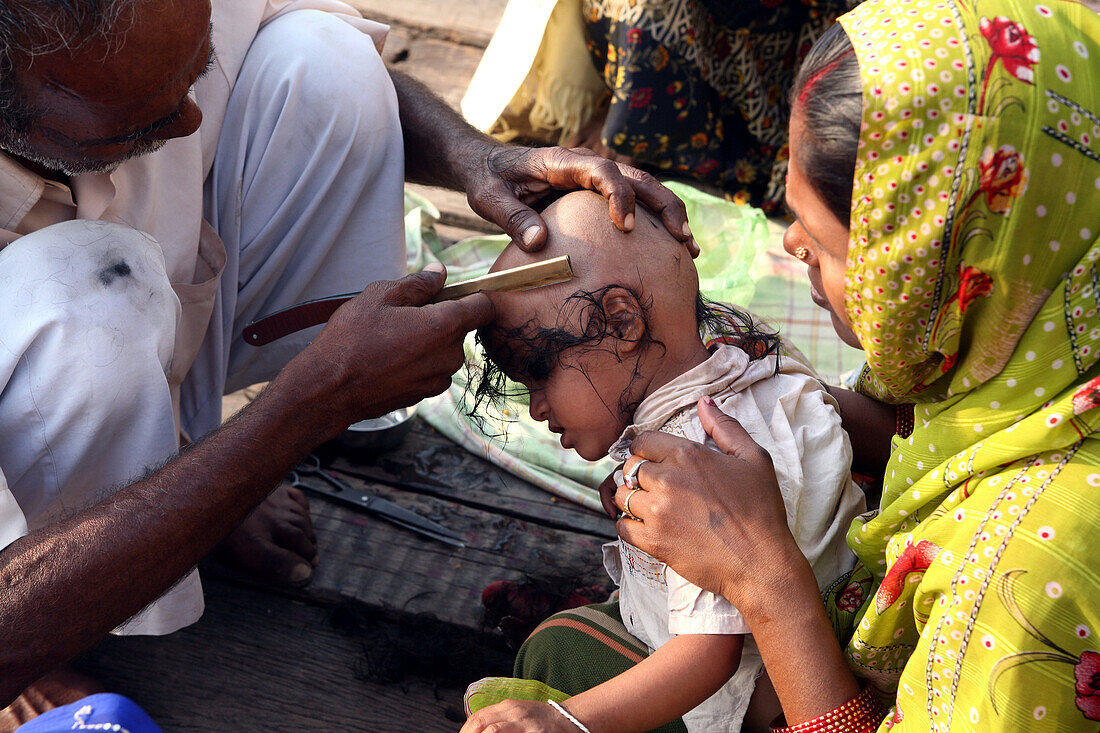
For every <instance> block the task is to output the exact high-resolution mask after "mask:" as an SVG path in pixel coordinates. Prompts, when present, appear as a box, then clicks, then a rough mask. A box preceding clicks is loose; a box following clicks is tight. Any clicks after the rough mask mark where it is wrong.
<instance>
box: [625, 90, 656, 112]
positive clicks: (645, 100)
mask: <svg viewBox="0 0 1100 733" xmlns="http://www.w3.org/2000/svg"><path fill="white" fill-rule="evenodd" d="M652 101H653V88H652V87H643V88H642V89H635V90H634V93H633V94H631V95H630V108H631V109H637V108H639V107H646V106H648V105H649V103H650V102H652Z"/></svg>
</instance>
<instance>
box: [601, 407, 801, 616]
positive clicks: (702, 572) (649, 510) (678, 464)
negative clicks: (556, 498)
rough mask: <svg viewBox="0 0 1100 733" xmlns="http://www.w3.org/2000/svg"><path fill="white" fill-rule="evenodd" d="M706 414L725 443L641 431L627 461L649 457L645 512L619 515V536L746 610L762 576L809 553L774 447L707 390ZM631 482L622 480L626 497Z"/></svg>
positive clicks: (618, 497) (641, 506)
mask: <svg viewBox="0 0 1100 733" xmlns="http://www.w3.org/2000/svg"><path fill="white" fill-rule="evenodd" d="M699 417H700V420H701V421H702V423H703V427H704V429H705V430H706V431H707V433H708V434H710V436H711V437H712V438H713V439H714V441H715V443H717V444H718V447H719V448H721V449H722V451H723V452H722V453H719V452H717V451H713V450H711V449H709V448H706V447H704V446H703V445H700V444H698V443H693V442H691V441H689V440H684V439H682V438H676V437H674V436H671V435H667V434H665V433H643V434H642V435H640V436H638V437H637V438H636V439H635V440H634V444H633V446H632V448H631V450H632V452H633V454H634V455H632V456H631V457H630V458H629V459H628V460H627V462H626V464H625V467H624V468H625V470H626V471H627V472H629V471H630V469H631V468H632V467H633V465H634V464H636V463H637V462H638V461H640V460H642V459H644V460H645V461H647V462H646V463H645V464H644V465H643V466H642V467H641V469H640V470H639V471H638V475H637V481H638V486H639V487H640V488H641V489H642V490H641V491H639V492H637V493H636V494H635V495H634V496H633V497H631V500H630V509H631V511H632V513H633V514H634V515H635V516H637V517H638V519H639V520H640V521H633V520H630V519H625V518H624V519H621V520H619V523H618V530H619V536H620V537H622V538H623V539H624V540H626V541H627V542H629V543H630V544H632V545H635V546H636V547H639V548H641V549H642V550H645V551H646V552H649V553H650V554H652V555H653V556H654V557H656V558H658V559H660V560H662V561H663V562H665V563H667V564H668V565H670V566H671V567H672V568H673V569H674V570H676V572H677V573H679V574H680V575H682V576H683V577H684V578H686V579H687V580H689V581H691V582H692V583H695V584H696V585H698V586H700V587H702V588H706V589H707V590H711V591H714V592H716V593H720V594H721V595H723V596H725V597H726V598H727V599H729V600H730V601H731V602H732V603H733V604H734V605H735V606H737V607H738V608H740V609H741V610H742V613H744V612H745V611H746V610H747V608H743V607H742V606H750V605H751V604H752V602H753V599H754V598H756V597H757V596H758V595H759V593H760V592H761V591H763V590H764V588H762V587H760V586H761V584H769V585H770V584H771V583H773V582H781V578H779V577H770V576H773V575H775V576H779V575H781V576H782V577H786V572H783V571H782V569H783V568H785V567H787V563H789V562H791V557H792V555H793V556H795V557H801V553H800V552H799V551H798V547H797V545H796V544H795V542H794V538H793V537H792V536H791V532H790V529H789V528H788V527H787V515H786V510H785V508H784V505H783V497H782V495H781V494H780V491H779V485H778V483H777V481H776V478H775V470H774V468H773V466H772V461H771V457H770V456H769V455H768V453H767V451H765V450H764V449H763V448H761V447H760V446H759V445H757V444H756V442H755V441H753V439H752V438H751V437H749V434H748V433H747V432H746V431H745V429H744V428H743V427H741V425H740V424H738V422H737V421H736V420H734V419H733V418H732V417H729V416H727V415H725V414H724V413H722V412H721V411H720V410H719V409H718V408H717V407H715V406H714V405H713V404H708V403H707V401H705V400H701V401H700V402H699ZM631 491H632V490H631V489H628V488H627V487H626V486H619V487H617V490H616V493H615V504H616V506H618V507H619V508H622V507H623V505H624V503H625V501H626V497H627V495H628V494H630V493H631ZM802 562H805V559H803V560H802Z"/></svg>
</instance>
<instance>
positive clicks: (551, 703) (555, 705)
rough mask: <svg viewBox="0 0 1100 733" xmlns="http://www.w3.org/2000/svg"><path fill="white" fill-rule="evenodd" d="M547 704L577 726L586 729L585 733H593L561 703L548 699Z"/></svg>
mask: <svg viewBox="0 0 1100 733" xmlns="http://www.w3.org/2000/svg"><path fill="white" fill-rule="evenodd" d="M546 704H547V705H549V706H550V707H552V708H554V709H555V710H557V711H558V712H559V713H561V714H562V715H564V716H565V719H566V720H568V721H569V722H570V723H572V724H573V725H575V726H577V728H579V729H580V730H582V731H584V733H592V731H590V730H588V728H586V727H585V726H584V723H582V722H581V721H579V720H577V719H576V718H574V717H573V716H572V715H571V714H570V712H569V711H568V710H566V709H565V708H563V707H562V706H561V704H560V703H557V702H554V701H553V700H547V701H546Z"/></svg>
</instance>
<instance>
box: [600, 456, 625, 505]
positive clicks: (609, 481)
mask: <svg viewBox="0 0 1100 733" xmlns="http://www.w3.org/2000/svg"><path fill="white" fill-rule="evenodd" d="M622 470H623V464H621V463H620V464H619V465H618V466H616V467H615V470H614V471H612V472H611V473H609V474H607V478H605V479H604V480H603V482H602V483H601V484H600V503H601V504H603V510H604V511H605V512H607V516H609V517H611V518H612V519H618V518H619V507H617V506H615V491H616V490H618V488H619V485H618V482H617V481H616V480H615V478H616V474H617V473H619V471H622Z"/></svg>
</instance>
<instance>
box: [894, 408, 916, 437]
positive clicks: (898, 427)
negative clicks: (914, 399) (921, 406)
mask: <svg viewBox="0 0 1100 733" xmlns="http://www.w3.org/2000/svg"><path fill="white" fill-rule="evenodd" d="M913 426H914V421H913V405H912V404H903V405H898V406H897V419H896V422H895V423H894V433H895V434H897V435H900V436H901V437H903V438H908V437H909V436H910V435H912V434H913Z"/></svg>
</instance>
